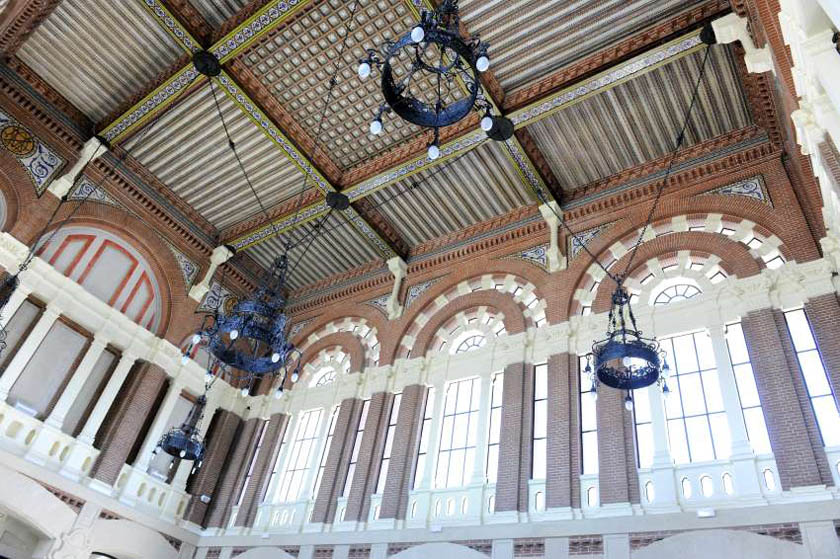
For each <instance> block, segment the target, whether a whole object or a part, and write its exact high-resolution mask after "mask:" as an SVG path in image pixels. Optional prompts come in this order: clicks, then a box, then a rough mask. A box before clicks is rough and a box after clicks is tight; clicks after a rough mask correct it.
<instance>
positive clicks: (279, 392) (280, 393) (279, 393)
mask: <svg viewBox="0 0 840 559" xmlns="http://www.w3.org/2000/svg"><path fill="white" fill-rule="evenodd" d="M282 397H283V387H280V388H278V389H277V390H275V391H274V399H275V400H279V399H280V398H282Z"/></svg>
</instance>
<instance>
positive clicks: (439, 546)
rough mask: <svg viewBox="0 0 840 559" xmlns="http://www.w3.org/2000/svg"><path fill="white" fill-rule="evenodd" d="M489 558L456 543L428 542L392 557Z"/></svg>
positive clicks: (399, 558) (394, 558) (391, 558)
mask: <svg viewBox="0 0 840 559" xmlns="http://www.w3.org/2000/svg"><path fill="white" fill-rule="evenodd" d="M444 557H445V558H446V559H487V556H486V555H485V554H483V553H481V552H480V551H476V550H474V549H471V548H469V547H466V546H463V545H458V544H454V543H426V544H423V545H417V546H414V547H409V548H408V549H406V550H404V551H400V552H399V553H397V554H395V555H391V557H390V559H430V558H434V559H443V558H444Z"/></svg>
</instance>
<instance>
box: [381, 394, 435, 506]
mask: <svg viewBox="0 0 840 559" xmlns="http://www.w3.org/2000/svg"><path fill="white" fill-rule="evenodd" d="M427 394H428V388H426V387H425V386H422V385H420V384H412V385H411V386H406V387H405V388H403V393H402V400H401V401H400V410H399V415H398V417H397V427H396V430H395V431H394V442H393V444H392V445H391V462H390V464H389V465H388V478H387V479H386V480H385V489H384V490H383V492H382V505H381V509H380V512H379V517H380V518H398V519H404V518H405V516H406V512H407V510H408V492H409V491H410V490H411V484H412V482H413V481H414V474H415V469H416V468H417V453H418V451H419V448H420V435H421V433H420V430H421V427H422V425H423V416H424V414H425V407H426V406H427V405H431V402H428V403H427V402H426V397H427Z"/></svg>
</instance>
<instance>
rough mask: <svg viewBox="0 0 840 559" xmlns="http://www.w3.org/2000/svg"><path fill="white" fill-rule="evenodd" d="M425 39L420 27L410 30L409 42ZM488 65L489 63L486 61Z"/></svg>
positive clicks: (424, 32)
mask: <svg viewBox="0 0 840 559" xmlns="http://www.w3.org/2000/svg"><path fill="white" fill-rule="evenodd" d="M425 37H426V31H425V30H424V29H423V26H422V25H418V26H417V27H415V28H414V29H412V30H411V40H412V41H414V42H415V43H419V42H420V41H422V40H423V39H424V38H425ZM488 65H489V61H488Z"/></svg>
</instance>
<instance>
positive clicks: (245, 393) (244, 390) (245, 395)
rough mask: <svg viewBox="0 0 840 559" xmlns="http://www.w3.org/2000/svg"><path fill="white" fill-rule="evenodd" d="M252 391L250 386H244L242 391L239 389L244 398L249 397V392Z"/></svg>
mask: <svg viewBox="0 0 840 559" xmlns="http://www.w3.org/2000/svg"><path fill="white" fill-rule="evenodd" d="M250 392H251V391H250V390H248V387H245V388H243V389H242V390H240V391H239V393H240V394H242V397H243V398H247V397H248V394H249V393H250Z"/></svg>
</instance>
